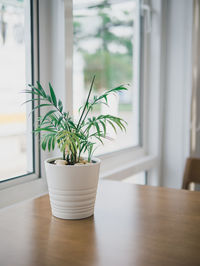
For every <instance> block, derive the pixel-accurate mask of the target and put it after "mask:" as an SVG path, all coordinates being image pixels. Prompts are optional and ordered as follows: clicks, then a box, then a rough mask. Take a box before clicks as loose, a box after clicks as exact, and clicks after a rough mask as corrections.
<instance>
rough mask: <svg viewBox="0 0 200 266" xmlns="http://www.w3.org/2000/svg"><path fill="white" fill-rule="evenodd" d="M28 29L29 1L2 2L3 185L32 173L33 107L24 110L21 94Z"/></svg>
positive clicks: (0, 98) (0, 106)
mask: <svg viewBox="0 0 200 266" xmlns="http://www.w3.org/2000/svg"><path fill="white" fill-rule="evenodd" d="M26 5H27V6H26ZM27 8H29V13H28V14H27V15H26V16H25V13H26V12H25V11H26V10H27ZM27 20H29V21H28V22H27ZM29 26H30V6H29V4H28V1H25V2H24V1H23V0H9V1H6V0H5V1H2V0H1V1H0V76H1V78H0V162H1V167H0V181H2V180H5V179H9V178H12V177H16V176H20V175H24V174H26V173H28V172H32V171H33V163H32V133H31V131H32V129H31V127H28V124H27V115H26V112H27V110H26V108H29V109H30V107H26V106H25V105H24V106H22V103H23V102H24V101H25V100H26V95H25V94H22V93H20V92H21V91H22V90H24V89H25V85H26V83H27V79H26V76H27V75H28V72H30V65H27V64H26V62H28V61H29V62H30V44H29V43H28V40H29V39H30V27H29ZM27 29H28V30H27ZM25 44H26V45H25ZM27 47H28V52H27ZM26 55H28V56H29V60H26ZM29 119H30V121H29V124H32V121H31V118H29Z"/></svg>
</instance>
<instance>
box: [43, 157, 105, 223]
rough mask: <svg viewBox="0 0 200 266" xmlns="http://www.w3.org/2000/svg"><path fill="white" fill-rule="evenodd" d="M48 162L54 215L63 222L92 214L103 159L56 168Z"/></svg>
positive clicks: (47, 171)
mask: <svg viewBox="0 0 200 266" xmlns="http://www.w3.org/2000/svg"><path fill="white" fill-rule="evenodd" d="M57 159H58V158H51V159H47V160H46V161H45V169H46V177H47V183H48V189H49V196H50V203H51V209H52V214H53V215H54V216H56V217H58V218H62V219H82V218H86V217H89V216H91V215H93V213H94V204H95V199H96V191H97V185H98V179H99V168H100V160H99V159H97V158H93V159H92V161H93V163H90V164H84V165H55V164H52V163H51V162H52V161H54V160H57Z"/></svg>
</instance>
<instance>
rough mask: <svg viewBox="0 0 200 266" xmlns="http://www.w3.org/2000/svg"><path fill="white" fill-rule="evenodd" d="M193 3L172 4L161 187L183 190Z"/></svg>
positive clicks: (168, 22) (180, 0) (170, 1)
mask: <svg viewBox="0 0 200 266" xmlns="http://www.w3.org/2000/svg"><path fill="white" fill-rule="evenodd" d="M192 4H193V1H188V0H175V1H174V0H168V3H167V9H166V12H167V16H166V34H167V35H166V36H167V38H166V55H165V60H166V64H165V68H164V73H165V77H164V82H165V85H164V91H163V99H164V103H163V104H164V112H163V128H162V135H163V137H162V152H161V172H160V177H161V179H160V184H161V185H163V186H166V187H173V188H180V187H181V184H182V178H183V170H184V165H185V159H186V157H187V156H188V155H189V152H190V103H191V89H192V81H191V77H192V75H191V71H192V67H191V60H192V46H191V44H192V12H193V8H192Z"/></svg>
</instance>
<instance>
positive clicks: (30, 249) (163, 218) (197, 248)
mask: <svg viewBox="0 0 200 266" xmlns="http://www.w3.org/2000/svg"><path fill="white" fill-rule="evenodd" d="M8 196H9V195H8ZM0 265H1V266H18V265H19V266H23V265H24V266H30V265H37V266H40V265H41V266H45V265H48V266H51V265H55V266H60V265H69V266H73V265H75V266H78V265H87V266H90V265H92V266H100V265H102V266H112V265H113V266H118V265H119V266H127V265H130V266H151V265H152V266H157V265H159V266H165V265H166V266H173V265H174V266H179V265H181V266H183V265H186V266H195V265H198V266H199V265H200V192H190V191H183V190H182V191H181V190H175V189H166V188H157V187H147V186H137V185H129V184H125V183H120V182H113V181H103V182H102V183H101V184H100V185H99V189H98V196H97V202H96V209H95V215H94V217H90V218H88V219H83V220H73V221H72V220H61V219H57V218H55V217H53V216H51V212H50V206H49V198H48V196H43V197H40V198H38V199H35V200H31V201H27V202H24V203H21V204H17V205H15V206H13V207H9V208H7V209H4V210H1V211H0Z"/></svg>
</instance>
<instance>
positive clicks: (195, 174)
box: [182, 158, 200, 189]
mask: <svg viewBox="0 0 200 266" xmlns="http://www.w3.org/2000/svg"><path fill="white" fill-rule="evenodd" d="M191 182H194V183H199V184H200V158H188V159H187V161H186V165H185V172H184V177H183V184H182V189H189V185H190V183H191Z"/></svg>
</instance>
